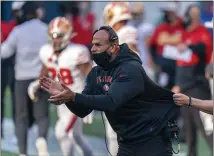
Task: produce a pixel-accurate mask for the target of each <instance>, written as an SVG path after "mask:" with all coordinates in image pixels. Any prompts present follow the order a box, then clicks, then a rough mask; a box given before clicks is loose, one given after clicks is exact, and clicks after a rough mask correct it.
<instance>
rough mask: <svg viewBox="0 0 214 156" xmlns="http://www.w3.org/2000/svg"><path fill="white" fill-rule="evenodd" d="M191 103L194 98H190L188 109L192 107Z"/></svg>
mask: <svg viewBox="0 0 214 156" xmlns="http://www.w3.org/2000/svg"><path fill="white" fill-rule="evenodd" d="M191 102H192V98H191V97H190V96H189V104H188V108H189V107H190V106H191Z"/></svg>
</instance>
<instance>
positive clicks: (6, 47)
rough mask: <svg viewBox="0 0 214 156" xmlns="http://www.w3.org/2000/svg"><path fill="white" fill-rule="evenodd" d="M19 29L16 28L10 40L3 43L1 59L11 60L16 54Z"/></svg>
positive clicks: (9, 37) (10, 35)
mask: <svg viewBox="0 0 214 156" xmlns="http://www.w3.org/2000/svg"><path fill="white" fill-rule="evenodd" d="M17 35H18V34H17V29H16V28H14V29H13V30H12V31H11V33H10V34H9V36H8V38H7V39H6V40H5V41H4V42H3V43H2V46H1V58H3V59H4V58H9V57H10V56H12V55H13V54H14V53H15V52H16V48H17Z"/></svg>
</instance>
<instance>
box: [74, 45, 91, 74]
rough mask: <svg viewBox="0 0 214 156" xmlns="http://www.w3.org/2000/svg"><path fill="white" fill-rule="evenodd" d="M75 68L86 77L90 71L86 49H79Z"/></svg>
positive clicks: (89, 59)
mask: <svg viewBox="0 0 214 156" xmlns="http://www.w3.org/2000/svg"><path fill="white" fill-rule="evenodd" d="M76 61H77V68H78V69H79V70H80V71H81V73H82V74H83V75H84V76H85V77H87V75H88V73H89V72H90V71H91V69H92V63H91V58H90V53H89V51H88V49H87V48H86V47H81V51H79V55H78V56H77V59H76Z"/></svg>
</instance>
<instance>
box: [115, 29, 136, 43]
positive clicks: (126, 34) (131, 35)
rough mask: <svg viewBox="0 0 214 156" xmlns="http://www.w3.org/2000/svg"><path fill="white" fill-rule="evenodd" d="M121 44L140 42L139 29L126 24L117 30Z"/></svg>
mask: <svg viewBox="0 0 214 156" xmlns="http://www.w3.org/2000/svg"><path fill="white" fill-rule="evenodd" d="M117 35H118V37H119V44H123V43H127V44H138V35H137V29H136V28H135V27H133V26H131V25H125V26H124V27H122V28H121V29H119V30H118V31H117Z"/></svg>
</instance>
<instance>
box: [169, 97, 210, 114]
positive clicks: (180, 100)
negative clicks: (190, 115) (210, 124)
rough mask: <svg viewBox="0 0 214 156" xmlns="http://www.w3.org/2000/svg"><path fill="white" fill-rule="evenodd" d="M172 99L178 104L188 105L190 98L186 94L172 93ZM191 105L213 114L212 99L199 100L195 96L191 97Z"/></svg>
mask: <svg viewBox="0 0 214 156" xmlns="http://www.w3.org/2000/svg"><path fill="white" fill-rule="evenodd" d="M173 100H174V102H175V104H176V105H178V106H188V105H189V102H190V99H189V97H188V96H187V95H185V94H181V93H177V94H174V95H173ZM190 106H191V107H194V108H196V109H199V110H200V111H203V112H205V113H208V114H213V101H212V100H200V99H196V98H191V103H190Z"/></svg>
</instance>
